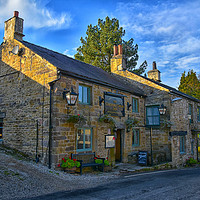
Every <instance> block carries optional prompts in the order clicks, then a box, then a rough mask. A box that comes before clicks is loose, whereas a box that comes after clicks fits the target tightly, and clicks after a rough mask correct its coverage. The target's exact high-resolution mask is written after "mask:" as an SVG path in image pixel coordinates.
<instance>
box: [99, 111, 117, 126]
mask: <svg viewBox="0 0 200 200" xmlns="http://www.w3.org/2000/svg"><path fill="white" fill-rule="evenodd" d="M99 121H100V122H104V123H109V124H110V125H112V126H115V120H114V119H113V117H111V116H110V115H107V114H104V115H102V116H100V118H99Z"/></svg>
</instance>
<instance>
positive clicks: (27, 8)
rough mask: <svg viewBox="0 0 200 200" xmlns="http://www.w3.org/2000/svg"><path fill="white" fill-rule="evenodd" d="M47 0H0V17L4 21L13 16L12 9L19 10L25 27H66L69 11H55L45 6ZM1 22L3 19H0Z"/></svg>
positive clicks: (68, 22)
mask: <svg viewBox="0 0 200 200" xmlns="http://www.w3.org/2000/svg"><path fill="white" fill-rule="evenodd" d="M47 2H48V1H35V0H7V1H5V0H0V10H1V12H0V18H1V19H3V20H4V21H5V20H7V19H9V18H10V17H12V16H13V11H15V10H17V11H19V15H20V17H22V18H23V19H25V21H24V23H25V26H26V27H32V28H44V27H49V28H53V29H63V28H68V27H69V25H70V23H71V16H70V14H69V13H66V12H65V13H61V14H60V13H59V14H58V13H55V12H54V11H53V10H51V9H50V8H47V7H46V4H47ZM0 23H1V24H3V21H0Z"/></svg>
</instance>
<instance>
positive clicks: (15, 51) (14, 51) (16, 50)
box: [11, 45, 19, 55]
mask: <svg viewBox="0 0 200 200" xmlns="http://www.w3.org/2000/svg"><path fill="white" fill-rule="evenodd" d="M11 52H12V53H13V54H15V55H17V54H18V52H19V46H18V45H17V46H15V47H14V48H13V50H12V51H11Z"/></svg>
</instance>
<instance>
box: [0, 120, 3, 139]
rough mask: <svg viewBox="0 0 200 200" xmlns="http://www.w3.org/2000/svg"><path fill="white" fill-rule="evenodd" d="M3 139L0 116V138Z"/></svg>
mask: <svg viewBox="0 0 200 200" xmlns="http://www.w3.org/2000/svg"><path fill="white" fill-rule="evenodd" d="M2 139H3V118H0V140H2Z"/></svg>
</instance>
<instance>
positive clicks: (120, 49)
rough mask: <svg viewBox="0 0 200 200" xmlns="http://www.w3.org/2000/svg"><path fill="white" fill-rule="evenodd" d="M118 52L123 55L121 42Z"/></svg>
mask: <svg viewBox="0 0 200 200" xmlns="http://www.w3.org/2000/svg"><path fill="white" fill-rule="evenodd" d="M118 54H119V55H122V45H121V44H119V45H118Z"/></svg>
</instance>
